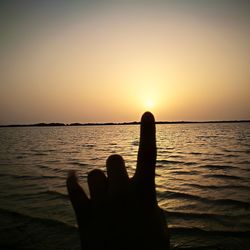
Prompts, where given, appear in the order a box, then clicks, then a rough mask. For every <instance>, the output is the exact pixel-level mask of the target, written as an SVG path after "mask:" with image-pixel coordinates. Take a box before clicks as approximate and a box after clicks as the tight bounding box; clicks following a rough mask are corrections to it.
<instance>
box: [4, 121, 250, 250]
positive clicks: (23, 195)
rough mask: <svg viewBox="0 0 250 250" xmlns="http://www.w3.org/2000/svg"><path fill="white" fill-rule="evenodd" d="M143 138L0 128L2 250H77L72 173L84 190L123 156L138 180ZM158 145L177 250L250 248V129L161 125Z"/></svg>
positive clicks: (90, 130)
mask: <svg viewBox="0 0 250 250" xmlns="http://www.w3.org/2000/svg"><path fill="white" fill-rule="evenodd" d="M138 135H139V127H138V126H96V127H94V126H93V127H44V128H38V127H33V128H31V127H30V128H0V221H1V223H0V248H1V249H11V248H10V246H19V247H23V246H25V247H27V248H25V249H79V239H78V235H77V231H76V222H75V218H74V214H73V210H72V208H71V205H70V203H69V200H68V196H67V192H66V188H65V179H66V175H67V171H68V170H69V169H75V170H77V171H78V174H79V177H80V181H81V183H82V184H83V186H85V187H86V176H87V173H88V171H90V170H91V169H93V168H100V169H103V170H105V168H104V164H105V160H106V158H107V157H108V156H109V155H110V154H114V153H119V154H122V155H123V157H124V158H125V161H126V164H127V169H128V172H129V174H130V175H132V174H133V173H134V169H135V164H136V155H137V150H138V140H139V137H138ZM157 145H158V162H157V176H156V183H157V191H158V200H159V204H160V206H161V207H162V208H164V209H165V210H166V211H167V212H166V217H167V220H168V224H169V228H170V232H171V244H172V246H173V248H177V249H179V248H180V249H182V248H188V247H192V248H195V247H207V248H204V249H249V248H248V246H249V245H250V124H249V123H244V124H243V123H234V124H181V125H173V124H172V125H157ZM29 247H30V248H29ZM22 249H23V248H22Z"/></svg>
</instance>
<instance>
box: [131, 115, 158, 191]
mask: <svg viewBox="0 0 250 250" xmlns="http://www.w3.org/2000/svg"><path fill="white" fill-rule="evenodd" d="M155 164H156V139H155V119H154V116H153V114H151V113H150V112H146V113H144V114H143V116H142V118H141V127H140V144H139V151H138V158H137V168H136V173H135V179H136V180H138V181H139V182H142V183H143V185H145V186H147V187H149V188H151V189H152V190H154V189H155V184H154V179H155Z"/></svg>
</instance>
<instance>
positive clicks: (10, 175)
mask: <svg viewBox="0 0 250 250" xmlns="http://www.w3.org/2000/svg"><path fill="white" fill-rule="evenodd" d="M0 177H11V178H14V179H25V180H41V179H65V177H61V176H55V175H40V176H38V175H16V174H9V173H8V174H3V173H1V174H0Z"/></svg>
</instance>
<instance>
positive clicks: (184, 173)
mask: <svg viewBox="0 0 250 250" xmlns="http://www.w3.org/2000/svg"><path fill="white" fill-rule="evenodd" d="M171 173H173V174H177V175H178V174H179V175H196V174H198V173H199V172H198V171H196V170H192V171H173V172H171Z"/></svg>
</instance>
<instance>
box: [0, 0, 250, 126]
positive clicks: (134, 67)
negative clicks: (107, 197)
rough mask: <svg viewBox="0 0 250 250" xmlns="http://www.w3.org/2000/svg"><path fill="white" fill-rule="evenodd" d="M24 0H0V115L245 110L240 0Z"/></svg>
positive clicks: (215, 114) (233, 113) (249, 72)
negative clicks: (29, 0) (6, 0)
mask: <svg viewBox="0 0 250 250" xmlns="http://www.w3.org/2000/svg"><path fill="white" fill-rule="evenodd" d="M34 2H35V3H36V4H34V5H32V6H31V5H27V4H26V5H25V4H20V1H13V2H12V4H7V5H6V4H5V5H4V4H2V5H3V6H1V7H0V9H1V12H2V13H0V14H1V15H0V16H1V19H2V20H1V23H3V27H2V28H1V29H3V30H2V32H1V34H3V35H1V36H2V39H1V41H0V53H1V57H0V66H1V69H0V70H1V74H0V80H1V81H0V84H1V85H0V88H1V89H0V90H1V91H0V113H1V116H0V124H12V123H36V122H65V123H70V122H108V121H116V122H119V121H133V120H138V119H139V118H140V115H141V113H142V112H143V111H145V110H147V109H149V110H151V111H153V112H154V113H155V116H156V119H157V120H231V119H232V120H233V119H250V66H249V65H250V64H249V59H250V19H249V17H248V13H249V9H250V4H249V3H248V2H247V1H236V2H235V3H231V1H217V2H218V3H215V2H216V1H212V2H213V3H211V1H191V0H190V1H188V0H187V1H175V2H174V1H155V2H154V1H152V3H153V2H154V4H149V3H147V4H146V2H147V1H145V2H143V1H138V2H136V1H133V4H132V2H131V4H129V1H125V2H126V3H123V4H121V3H120V4H114V3H108V2H107V3H105V1H103V2H102V4H87V3H85V4H84V3H82V4H79V2H75V1H72V2H70V3H66V1H65V2H64V1H61V2H60V1H54V2H53V4H52V2H51V1H44V2H43V1H42V2H43V4H41V2H40V3H39V1H37V2H36V1H34ZM160 2H164V3H160ZM173 2H174V3H173ZM209 2H210V3H209ZM230 3H231V4H230Z"/></svg>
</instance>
